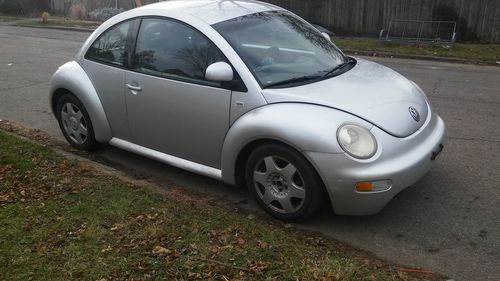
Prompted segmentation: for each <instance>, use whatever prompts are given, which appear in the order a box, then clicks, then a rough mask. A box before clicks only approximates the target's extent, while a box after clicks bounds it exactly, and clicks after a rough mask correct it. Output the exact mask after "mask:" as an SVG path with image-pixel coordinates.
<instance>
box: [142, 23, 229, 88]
mask: <svg viewBox="0 0 500 281" xmlns="http://www.w3.org/2000/svg"><path fill="white" fill-rule="evenodd" d="M219 61H226V59H225V57H224V55H223V54H222V53H221V51H220V50H219V49H218V48H217V47H216V46H215V45H214V44H213V43H212V42H211V41H210V40H208V39H207V38H206V37H205V36H203V35H202V34H201V33H199V32H198V31H197V30H195V29H193V28H192V27H190V26H187V25H185V24H181V23H179V22H176V21H170V20H165V19H145V20H143V21H142V24H141V27H140V30H139V35H138V38H137V45H136V53H135V56H134V69H135V70H137V71H140V72H143V73H148V74H153V75H158V76H162V77H170V78H182V79H188V80H189V81H205V82H208V81H206V79H205V71H206V69H207V67H208V66H209V65H211V64H212V63H215V62H219Z"/></svg>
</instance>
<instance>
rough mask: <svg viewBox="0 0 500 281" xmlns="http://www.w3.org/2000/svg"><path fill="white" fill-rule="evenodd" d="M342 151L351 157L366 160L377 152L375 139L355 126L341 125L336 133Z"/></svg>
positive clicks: (364, 130)
mask: <svg viewBox="0 0 500 281" xmlns="http://www.w3.org/2000/svg"><path fill="white" fill-rule="evenodd" d="M337 140H338V141H339V144H340V146H341V147H342V149H343V150H344V151H345V152H347V153H348V154H350V155H351V156H353V157H356V158H360V159H368V158H370V157H372V156H373V155H374V154H375V152H376V151H377V142H376V141H375V137H374V136H373V135H372V133H370V131H368V130H367V129H365V128H363V127H360V126H357V125H351V124H349V125H343V126H341V127H340V128H339V129H338V131H337Z"/></svg>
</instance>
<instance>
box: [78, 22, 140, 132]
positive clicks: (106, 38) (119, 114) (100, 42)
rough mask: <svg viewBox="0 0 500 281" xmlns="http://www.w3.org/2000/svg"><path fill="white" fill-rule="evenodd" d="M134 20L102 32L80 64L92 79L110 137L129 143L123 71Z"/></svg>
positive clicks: (126, 60) (126, 62)
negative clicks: (107, 123)
mask: <svg viewBox="0 0 500 281" xmlns="http://www.w3.org/2000/svg"><path fill="white" fill-rule="evenodd" d="M133 30H134V20H128V21H124V22H121V23H119V24H117V25H114V26H112V27H110V28H109V29H108V30H106V31H104V32H103V33H102V34H101V35H100V36H99V38H97V39H96V40H95V41H94V43H92V45H91V46H90V48H89V49H88V51H87V53H86V54H85V59H83V60H81V61H80V65H81V66H82V68H83V69H84V70H85V72H86V73H87V74H88V75H89V78H90V79H91V80H92V84H93V85H94V87H95V89H96V91H97V94H98V95H99V99H100V101H101V103H102V105H103V108H104V111H105V112H106V117H107V118H108V121H109V125H110V127H111V131H112V133H113V136H114V137H117V138H120V139H124V140H131V136H130V132H129V127H128V123H127V122H126V118H127V109H126V105H125V85H124V82H125V70H124V69H125V68H126V67H127V65H128V51H127V50H128V48H127V46H128V44H129V43H130V40H131V39H132V38H131V37H130V36H129V35H130V34H131V32H132V31H133ZM124 121H125V122H124Z"/></svg>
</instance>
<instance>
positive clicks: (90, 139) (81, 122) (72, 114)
mask: <svg viewBox="0 0 500 281" xmlns="http://www.w3.org/2000/svg"><path fill="white" fill-rule="evenodd" d="M56 109H57V110H56V114H57V120H58V121H59V127H60V128H61V131H62V133H63V135H64V137H65V138H66V140H67V141H68V142H69V143H70V144H71V145H72V146H73V147H75V148H77V149H80V150H94V149H96V148H97V147H98V142H97V141H96V139H95V134H94V127H93V126H92V122H91V121H90V117H89V114H88V113H87V110H86V109H85V106H84V105H83V104H82V103H81V102H80V100H78V98H76V97H75V96H74V95H72V94H65V95H63V96H61V97H60V98H59V100H58V101H57V107H56Z"/></svg>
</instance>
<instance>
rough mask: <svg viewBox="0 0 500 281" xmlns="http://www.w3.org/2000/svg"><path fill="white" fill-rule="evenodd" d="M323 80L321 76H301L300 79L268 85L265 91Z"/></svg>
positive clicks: (294, 78) (295, 78)
mask: <svg viewBox="0 0 500 281" xmlns="http://www.w3.org/2000/svg"><path fill="white" fill-rule="evenodd" d="M321 78H323V76H321V75H306V76H300V77H293V78H290V79H287V80H283V81H279V82H276V83H271V84H269V85H266V86H265V87H264V89H267V88H274V87H280V86H288V85H293V84H296V83H302V82H308V81H311V80H320V79H321Z"/></svg>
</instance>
